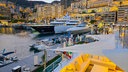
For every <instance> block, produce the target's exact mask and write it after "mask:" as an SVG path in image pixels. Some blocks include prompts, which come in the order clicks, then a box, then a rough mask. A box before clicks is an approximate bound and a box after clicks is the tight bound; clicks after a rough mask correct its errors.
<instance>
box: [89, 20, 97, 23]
mask: <svg viewBox="0 0 128 72" xmlns="http://www.w3.org/2000/svg"><path fill="white" fill-rule="evenodd" d="M96 22H97V21H96V20H91V21H90V22H89V23H91V24H94V23H96Z"/></svg>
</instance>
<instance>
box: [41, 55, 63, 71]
mask: <svg viewBox="0 0 128 72" xmlns="http://www.w3.org/2000/svg"><path fill="white" fill-rule="evenodd" d="M61 60H62V57H60V58H58V59H57V60H56V61H54V62H53V63H52V64H50V65H49V66H47V67H46V68H45V69H44V70H43V72H52V71H53V70H54V69H55V68H56V67H57V66H58V65H59V63H60V62H61Z"/></svg>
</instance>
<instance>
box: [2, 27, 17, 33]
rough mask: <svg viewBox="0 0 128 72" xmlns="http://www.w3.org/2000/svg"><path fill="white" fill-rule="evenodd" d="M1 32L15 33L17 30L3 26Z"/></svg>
mask: <svg viewBox="0 0 128 72" xmlns="http://www.w3.org/2000/svg"><path fill="white" fill-rule="evenodd" d="M0 33H2V34H14V33H15V31H14V29H13V28H12V27H1V28H0Z"/></svg>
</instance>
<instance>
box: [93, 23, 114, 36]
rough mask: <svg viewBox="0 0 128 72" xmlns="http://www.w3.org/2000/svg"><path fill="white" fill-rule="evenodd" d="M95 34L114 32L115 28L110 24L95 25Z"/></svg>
mask: <svg viewBox="0 0 128 72" xmlns="http://www.w3.org/2000/svg"><path fill="white" fill-rule="evenodd" d="M93 31H94V34H110V33H113V28H112V27H111V26H110V25H104V26H101V27H98V25H94V30H93Z"/></svg>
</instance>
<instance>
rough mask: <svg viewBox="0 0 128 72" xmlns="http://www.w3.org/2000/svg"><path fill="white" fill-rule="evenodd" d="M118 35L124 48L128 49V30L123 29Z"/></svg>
mask: <svg viewBox="0 0 128 72" xmlns="http://www.w3.org/2000/svg"><path fill="white" fill-rule="evenodd" d="M118 35H119V39H120V43H121V45H122V47H123V48H128V29H122V30H121V31H120V32H119V34H118Z"/></svg>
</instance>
